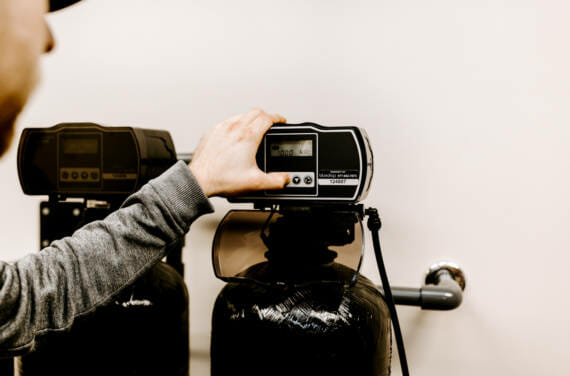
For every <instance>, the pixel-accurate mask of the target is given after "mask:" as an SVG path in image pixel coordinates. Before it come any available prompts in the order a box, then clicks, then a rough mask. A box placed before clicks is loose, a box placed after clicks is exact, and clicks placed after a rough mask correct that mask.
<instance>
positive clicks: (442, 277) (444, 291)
mask: <svg viewBox="0 0 570 376" xmlns="http://www.w3.org/2000/svg"><path fill="white" fill-rule="evenodd" d="M378 289H379V290H380V291H381V292H382V293H384V291H383V290H382V287H381V286H378ZM464 289H465V274H464V273H463V271H462V270H461V268H459V266H457V265H456V264H453V263H448V262H441V263H438V264H435V265H433V266H432V267H431V268H430V270H429V272H428V273H427V275H426V277H425V285H424V286H422V287H421V288H412V287H392V295H393V297H394V302H395V303H396V304H398V305H407V306H416V307H421V308H422V309H430V310H441V311H446V310H452V309H455V308H457V307H459V305H461V302H462V301H463V290H464Z"/></svg>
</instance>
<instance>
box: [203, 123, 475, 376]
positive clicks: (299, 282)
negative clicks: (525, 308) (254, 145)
mask: <svg viewBox="0 0 570 376" xmlns="http://www.w3.org/2000/svg"><path fill="white" fill-rule="evenodd" d="M372 150H373V149H372V147H371V144H370V141H369V139H368V136H367V134H366V132H365V131H364V130H363V129H361V128H357V127H325V126H321V125H317V124H314V123H303V124H277V125H274V126H273V127H272V128H271V129H270V130H269V132H267V134H266V135H265V137H264V139H263V141H262V144H261V146H260V148H259V150H258V152H257V164H258V167H259V168H260V169H261V170H263V171H265V172H268V173H269V172H287V173H289V175H290V177H291V182H290V183H289V185H288V186H287V187H285V188H284V189H283V190H281V191H266V192H255V193H253V194H249V195H247V196H244V197H239V198H232V199H230V201H231V202H240V203H243V202H250V203H252V204H253V206H254V208H255V210H232V211H230V212H229V213H228V214H227V215H226V216H225V218H224V219H223V220H222V221H221V223H220V225H219V227H218V230H217V232H216V235H215V238H214V243H213V252H212V253H213V266H214V273H215V275H216V276H217V277H218V278H220V279H222V280H224V281H226V282H228V284H227V285H226V286H225V287H224V288H223V289H222V291H221V293H220V294H219V296H218V298H217V300H216V303H215V307H214V312H213V318H212V346H211V360H212V362H211V366H212V368H211V370H212V375H213V376H226V375H235V374H247V375H260V376H261V375H267V374H272V375H291V374H294V375H307V376H309V375H315V374H326V375H366V376H368V375H370V376H372V375H374V376H380V375H389V374H390V364H391V355H392V354H391V345H392V331H391V326H393V329H394V331H393V333H394V338H395V342H396V346H397V349H398V353H399V358H400V364H401V368H402V373H403V375H408V374H409V370H408V365H407V359H406V353H405V349H404V343H403V339H402V334H401V329H400V325H399V321H398V315H397V311H396V307H395V305H396V304H409V305H418V306H422V307H423V308H431V309H451V308H454V307H456V306H458V305H459V303H460V302H461V297H462V294H461V292H462V289H463V288H464V287H465V284H464V282H465V278H464V275H463V273H462V271H461V269H459V268H458V267H457V266H455V265H453V264H450V263H442V264H438V265H437V266H436V267H434V268H433V269H432V270H431V271H430V273H429V275H428V277H427V279H426V283H427V284H426V286H424V287H423V288H421V289H413V288H395V289H394V290H392V289H391V287H390V284H389V281H388V276H387V273H386V270H385V266H384V261H383V258H382V253H381V247H380V239H379V234H378V233H379V230H380V228H381V221H380V217H379V214H378V210H376V209H374V208H366V207H365V206H364V205H363V204H362V203H361V201H362V200H364V199H365V198H366V195H367V193H368V190H369V189H370V185H371V182H372V177H373V172H374V163H373V162H374V160H373V152H372ZM366 217H368V221H367V227H368V229H369V230H370V232H371V237H372V241H373V248H374V251H375V256H376V260H377V264H378V270H379V273H380V277H381V280H382V287H377V286H374V284H373V283H372V282H371V281H370V280H369V279H367V278H366V277H364V276H362V275H361V274H360V267H361V265H362V259H363V255H364V251H365V247H364V239H365V234H364V225H363V222H364V220H365V219H366ZM428 284H429V285H428Z"/></svg>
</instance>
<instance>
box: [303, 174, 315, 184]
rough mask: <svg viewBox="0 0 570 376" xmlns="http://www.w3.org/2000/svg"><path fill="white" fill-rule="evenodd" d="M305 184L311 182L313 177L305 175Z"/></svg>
mask: <svg viewBox="0 0 570 376" xmlns="http://www.w3.org/2000/svg"><path fill="white" fill-rule="evenodd" d="M305 184H307V185H311V184H313V178H312V177H310V176H305Z"/></svg>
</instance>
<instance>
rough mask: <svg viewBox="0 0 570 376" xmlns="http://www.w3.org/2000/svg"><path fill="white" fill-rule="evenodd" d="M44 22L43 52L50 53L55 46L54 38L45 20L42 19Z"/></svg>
mask: <svg viewBox="0 0 570 376" xmlns="http://www.w3.org/2000/svg"><path fill="white" fill-rule="evenodd" d="M44 24H45V30H46V32H45V35H46V37H45V46H44V53H46V54H47V53H50V52H51V51H52V50H53V49H54V48H55V38H54V37H53V33H52V32H51V28H50V27H49V24H48V23H47V21H45V20H44Z"/></svg>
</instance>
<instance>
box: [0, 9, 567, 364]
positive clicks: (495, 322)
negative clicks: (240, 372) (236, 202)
mask: <svg viewBox="0 0 570 376" xmlns="http://www.w3.org/2000/svg"><path fill="white" fill-rule="evenodd" d="M569 12H570V5H569V3H568V2H565V1H544V0H543V1H539V0H480V1H469V0H430V1H425V0H406V1H398V2H394V1H378V0H350V1H349V0H334V1H332V0H330V1H324V0H304V1H300V0H290V1H285V0H242V1H232V0H200V1H190V0H168V1H150V0H122V1H116V0H89V1H87V2H86V3H84V4H81V5H79V6H76V7H74V8H72V9H69V10H67V11H64V12H62V13H60V14H56V15H52V16H50V17H49V21H50V23H51V25H52V27H53V29H54V32H55V35H56V38H57V40H58V42H59V46H58V47H57V50H56V51H55V53H54V54H52V55H51V56H49V57H47V58H46V59H45V60H44V63H43V69H42V70H43V73H44V77H45V78H44V80H43V83H42V85H41V86H40V87H39V90H38V91H37V93H36V95H35V97H34V98H33V100H32V101H31V103H30V106H29V107H28V109H27V111H26V112H25V114H24V115H23V116H22V118H21V121H20V128H23V127H25V126H51V125H53V124H55V123H57V122H61V121H94V122H100V123H103V124H107V125H136V126H141V127H158V128H165V129H168V130H169V131H170V132H171V133H172V134H173V136H174V137H175V140H176V144H177V148H178V149H179V151H191V150H193V148H194V147H195V146H196V145H197V143H198V141H199V138H200V135H201V134H202V133H203V132H204V131H205V130H206V129H208V128H209V127H210V126H211V125H213V124H215V123H217V122H218V121H221V120H224V119H225V118H227V117H228V116H230V115H232V114H234V113H237V112H241V111H245V110H248V109H249V108H251V107H253V106H261V107H263V108H266V109H267V110H268V111H275V112H280V113H282V114H284V115H286V116H287V117H288V119H289V121H290V122H301V121H314V122H318V123H322V124H326V125H347V124H354V125H359V126H362V127H365V128H366V129H367V130H368V132H369V134H370V137H371V139H372V141H373V144H374V149H375V152H376V171H377V173H376V176H375V181H374V187H373V190H372V192H371V194H370V196H369V199H368V200H367V204H368V205H370V206H377V207H379V208H380V209H381V212H382V215H383V219H384V229H383V232H382V238H383V245H384V249H385V257H386V261H387V263H388V267H389V274H390V275H391V279H392V282H393V284H394V285H410V286H417V285H419V284H420V283H421V281H422V275H423V272H424V270H425V269H426V268H427V267H428V266H429V265H430V264H431V263H433V262H435V261H439V260H441V259H451V260H454V261H456V262H458V263H460V264H461V265H462V266H463V267H464V269H465V271H466V273H467V276H468V287H467V291H466V293H465V297H464V298H465V299H464V304H463V305H462V306H461V307H460V308H459V309H458V310H456V311H452V312H422V311H420V310H418V309H415V308H401V309H400V312H401V319H402V326H403V329H404V334H405V340H406V344H407V349H408V357H409V359H410V367H411V370H412V371H413V374H415V375H420V374H422V375H489V374H497V375H505V374H516V375H539V374H541V375H567V374H569V373H570V362H568V360H567V359H568V358H567V353H568V349H569V347H570V320H569V319H568V309H569V308H570V307H569V303H568V299H566V297H567V295H568V293H567V288H568V286H570V276H569V274H568V273H567V270H568V263H569V262H570V256H569V255H568V250H569V249H570V232H569V228H570V195H569V192H570V178H569V168H570V147H568V145H569V139H570V127H569V124H568V123H569V120H570V106H568V103H569V100H570V73H569V72H570V49H569V48H568V45H569V42H570V40H569V39H570V38H569V36H570V24H569V23H568V22H567V16H568V14H569ZM15 152H16V150H15V148H12V150H11V152H10V154H9V156H8V157H7V158H5V159H3V160H2V162H0V174H2V179H1V186H0V193H1V195H2V211H3V213H4V215H2V216H0V226H1V228H2V239H3V246H2V248H3V249H4V253H3V254H2V257H3V258H4V259H14V258H16V257H20V256H22V255H24V254H25V253H26V252H30V251H35V250H36V249H37V247H38V231H39V230H38V215H37V212H38V210H37V202H38V200H36V199H33V198H30V197H25V196H24V195H23V194H21V192H20V188H19V185H18V182H17V174H16V167H15ZM214 202H215V205H216V208H217V212H216V213H215V214H214V215H210V216H207V217H204V218H202V219H200V220H199V221H198V222H197V223H195V224H194V226H193V228H192V231H191V233H190V235H189V238H188V248H187V250H186V254H185V259H186V262H187V265H188V274H189V277H188V284H189V286H190V291H191V310H192V311H191V314H192V319H191V320H192V323H191V325H192V328H191V332H192V341H193V350H194V352H193V365H192V367H193V371H194V374H195V375H203V374H207V373H208V371H207V370H208V368H207V360H208V355H207V351H208V337H207V336H208V333H209V331H210V312H211V308H212V304H213V301H214V299H215V296H216V294H217V292H218V291H219V289H220V288H221V286H222V283H220V282H219V281H217V280H216V279H215V278H214V277H213V273H212V271H211V265H210V244H211V240H212V236H213V231H214V229H215V227H216V225H217V221H218V220H219V219H220V218H221V216H222V215H223V214H224V213H225V212H226V210H227V209H228V207H229V206H228V204H227V203H226V202H225V201H224V200H215V201H214ZM6 250H8V251H6ZM368 251H369V252H368V253H369V255H368V256H372V250H371V249H369V250H368ZM372 263H373V258H372V257H369V258H368V260H367V264H366V266H365V274H366V275H367V276H369V277H370V278H372V279H374V280H378V278H377V272H376V270H375V268H374V266H373V264H372ZM394 367H395V369H396V372H395V373H396V374H398V373H399V367H398V365H397V362H394Z"/></svg>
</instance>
